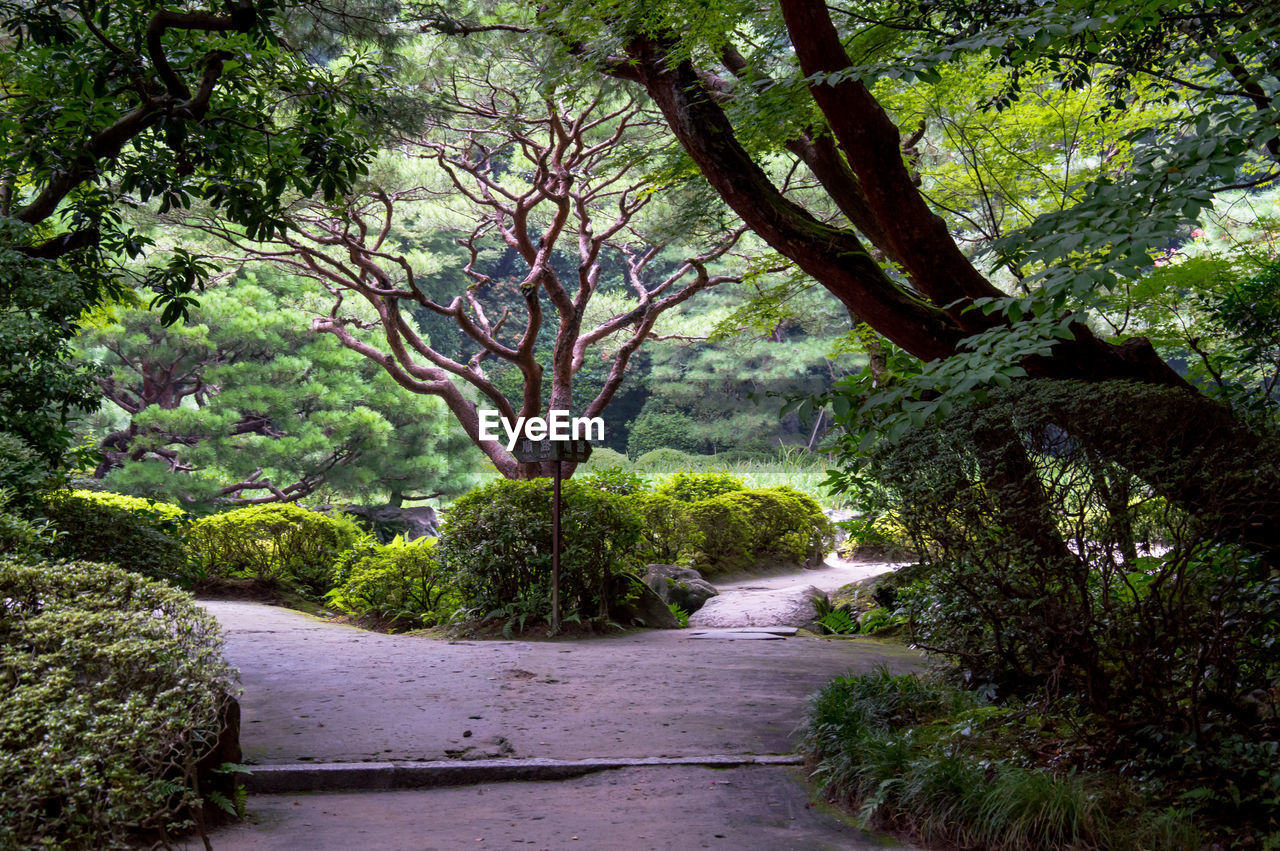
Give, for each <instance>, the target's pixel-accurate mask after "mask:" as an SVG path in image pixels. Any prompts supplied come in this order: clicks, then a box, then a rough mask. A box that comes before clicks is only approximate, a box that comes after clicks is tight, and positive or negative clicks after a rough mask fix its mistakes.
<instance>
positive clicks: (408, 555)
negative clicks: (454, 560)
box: [325, 536, 461, 628]
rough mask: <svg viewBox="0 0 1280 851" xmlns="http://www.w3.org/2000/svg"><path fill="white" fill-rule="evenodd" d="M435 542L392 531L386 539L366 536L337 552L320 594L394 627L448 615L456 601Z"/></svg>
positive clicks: (427, 622) (417, 624)
mask: <svg viewBox="0 0 1280 851" xmlns="http://www.w3.org/2000/svg"><path fill="white" fill-rule="evenodd" d="M435 548H436V539H435V538H419V539H417V540H415V541H406V540H404V539H403V538H401V537H399V536H397V537H395V538H394V539H392V540H391V542H390V543H388V544H385V545H381V544H378V543H376V542H375V541H373V540H372V539H369V538H366V539H364V540H363V541H361V542H360V543H358V544H356V545H355V546H353V547H352V548H351V549H349V550H347V551H346V552H345V553H343V554H342V556H341V557H339V559H338V561H337V564H336V565H335V566H334V570H333V582H334V588H333V590H332V591H330V592H329V593H328V594H326V595H325V599H326V600H328V601H329V602H330V603H331V604H333V605H334V606H337V607H338V608H339V609H341V610H342V611H344V612H347V613H348V614H351V615H354V616H356V617H360V618H373V619H375V620H377V621H381V622H390V623H391V624H393V625H395V626H398V627H404V628H417V627H425V626H434V625H436V624H438V623H442V622H444V621H447V620H448V619H449V618H450V617H451V616H452V615H453V613H454V611H455V610H456V609H457V608H458V606H459V605H460V603H461V601H460V600H459V599H458V597H457V595H456V594H455V593H454V592H453V589H452V585H451V579H452V577H451V576H449V575H448V574H447V573H446V571H445V570H444V568H443V567H442V566H441V564H440V562H439V560H438V559H437V558H436V555H435Z"/></svg>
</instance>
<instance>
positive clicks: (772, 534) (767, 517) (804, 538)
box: [681, 487, 832, 576]
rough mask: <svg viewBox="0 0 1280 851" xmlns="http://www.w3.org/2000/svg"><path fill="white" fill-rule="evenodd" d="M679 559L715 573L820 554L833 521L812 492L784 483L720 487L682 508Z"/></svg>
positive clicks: (827, 545) (829, 537) (808, 559)
mask: <svg viewBox="0 0 1280 851" xmlns="http://www.w3.org/2000/svg"><path fill="white" fill-rule="evenodd" d="M684 522H685V524H686V526H685V528H684V530H683V537H684V541H683V548H682V551H681V560H682V561H683V562H686V563H688V564H690V565H691V566H692V567H695V568H696V569H697V570H699V571H701V572H702V574H703V575H704V576H714V575H716V574H721V573H730V572H733V571H738V570H747V569H749V568H751V567H752V566H753V565H757V564H760V563H761V562H771V561H783V562H791V563H794V564H806V563H811V562H813V561H814V560H815V559H816V560H819V561H820V560H821V559H822V557H823V556H824V555H825V554H826V552H827V550H828V549H829V548H830V547H831V543H832V527H831V523H830V521H828V520H827V518H826V515H824V514H823V513H822V509H821V508H820V507H819V506H818V503H817V502H816V501H815V500H814V499H813V497H811V496H808V495H807V494H803V493H800V492H799V491H797V490H793V489H791V488H789V487H777V488H754V489H751V490H742V491H733V492H730V493H724V494H721V495H720V496H717V497H713V498H711V499H704V500H701V501H699V502H694V503H691V504H689V505H688V506H687V507H686V509H685V521H684Z"/></svg>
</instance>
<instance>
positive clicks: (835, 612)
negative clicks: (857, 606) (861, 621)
mask: <svg viewBox="0 0 1280 851" xmlns="http://www.w3.org/2000/svg"><path fill="white" fill-rule="evenodd" d="M818 625H819V626H821V627H822V628H823V630H824V631H826V632H827V633H829V634H831V635H852V634H853V633H855V632H857V631H858V622H857V621H855V620H854V619H853V616H852V615H851V614H849V610H848V609H847V608H844V607H841V608H838V609H832V610H831V611H829V612H827V613H826V614H824V615H822V616H821V617H819V618H818Z"/></svg>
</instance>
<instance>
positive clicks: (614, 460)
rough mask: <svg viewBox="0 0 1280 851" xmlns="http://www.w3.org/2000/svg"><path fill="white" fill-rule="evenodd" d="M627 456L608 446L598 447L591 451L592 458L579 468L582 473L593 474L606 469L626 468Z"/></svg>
mask: <svg viewBox="0 0 1280 851" xmlns="http://www.w3.org/2000/svg"><path fill="white" fill-rule="evenodd" d="M628 463H629V462H628V461H627V456H626V455H623V454H622V453H621V452H618V451H616V450H613V449H610V448H609V447H607V446H596V447H594V448H592V450H591V457H590V458H589V459H587V462H586V463H585V464H582V465H581V466H579V467H578V472H580V473H591V472H594V471H596V470H601V469H604V468H605V467H626V466H627V464H628Z"/></svg>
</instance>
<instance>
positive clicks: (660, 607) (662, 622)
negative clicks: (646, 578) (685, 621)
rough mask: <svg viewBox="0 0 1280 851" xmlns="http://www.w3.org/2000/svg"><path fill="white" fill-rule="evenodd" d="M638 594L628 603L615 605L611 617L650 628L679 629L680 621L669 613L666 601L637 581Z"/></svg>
mask: <svg viewBox="0 0 1280 851" xmlns="http://www.w3.org/2000/svg"><path fill="white" fill-rule="evenodd" d="M636 590H637V591H638V592H639V596H638V597H637V598H636V599H634V600H632V601H631V602H629V603H624V604H623V605H620V606H615V607H614V609H613V611H612V613H611V614H612V616H613V619H614V620H616V621H617V622H618V623H620V624H623V625H630V626H647V627H649V628H650V629H679V628H680V622H679V621H678V620H676V616H675V615H673V614H671V610H670V609H669V608H667V604H666V602H665V601H664V600H663V599H662V598H661V597H659V596H658V595H657V593H656V592H655V591H654V590H653V589H652V588H650V587H649V586H648V585H645V584H644V583H638V584H637V585H636Z"/></svg>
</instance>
